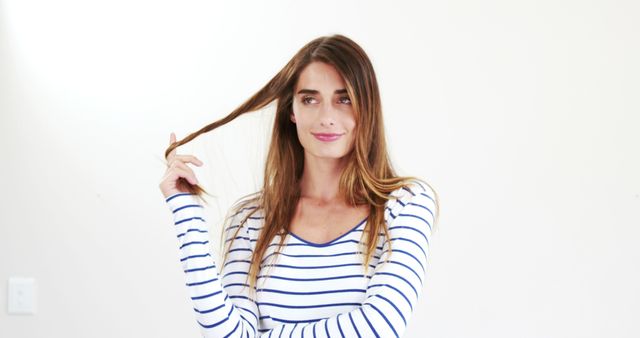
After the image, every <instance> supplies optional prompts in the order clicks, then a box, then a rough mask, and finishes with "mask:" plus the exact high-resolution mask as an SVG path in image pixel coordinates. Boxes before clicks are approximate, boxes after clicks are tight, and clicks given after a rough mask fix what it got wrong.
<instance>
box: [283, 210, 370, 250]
mask: <svg viewBox="0 0 640 338" xmlns="http://www.w3.org/2000/svg"><path fill="white" fill-rule="evenodd" d="M368 218H369V215H367V216H366V217H365V218H364V219H363V220H361V221H360V222H358V224H356V226H354V227H353V228H351V230H349V231H347V232H345V233H344V234H342V235H340V236H338V237H336V238H334V239H332V240H330V241H328V242H326V243H314V242H310V241H307V240H306V239H304V238H301V237H300V236H298V235H296V234H294V233H293V232H291V231H289V235H291V236H292V237H293V238H295V239H297V240H299V241H301V242H303V243H305V244H308V245H311V246H316V247H322V246H329V245H331V244H333V243H335V242H336V241H338V240H339V239H341V238H343V237H344V236H346V235H348V234H350V233H352V232H354V231H355V230H356V229H358V228H359V227H360V226H361V225H362V224H364V223H365V222H366V221H367V219H368Z"/></svg>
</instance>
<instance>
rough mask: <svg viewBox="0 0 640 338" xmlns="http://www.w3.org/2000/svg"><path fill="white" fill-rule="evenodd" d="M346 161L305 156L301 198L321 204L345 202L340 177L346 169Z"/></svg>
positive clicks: (301, 180)
mask: <svg viewBox="0 0 640 338" xmlns="http://www.w3.org/2000/svg"><path fill="white" fill-rule="evenodd" d="M344 160H345V159H344V158H342V159H327V158H318V157H315V156H305V160H304V169H303V171H302V178H301V179H300V197H301V198H307V199H311V200H316V201H318V202H320V203H333V202H340V201H342V200H343V196H339V193H340V175H341V174H342V171H343V170H344V167H345V161H344Z"/></svg>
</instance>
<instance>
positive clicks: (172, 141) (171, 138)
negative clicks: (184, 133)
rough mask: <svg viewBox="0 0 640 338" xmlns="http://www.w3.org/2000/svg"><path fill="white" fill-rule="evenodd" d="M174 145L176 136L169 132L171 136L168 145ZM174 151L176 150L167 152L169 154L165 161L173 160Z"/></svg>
mask: <svg viewBox="0 0 640 338" xmlns="http://www.w3.org/2000/svg"><path fill="white" fill-rule="evenodd" d="M174 143H176V134H174V133H173V132H171V135H169V145H172V144H174ZM176 149H177V148H175V149H173V150H172V151H170V152H169V154H168V155H167V161H169V160H170V159H171V158H173V157H174V156H175V155H176Z"/></svg>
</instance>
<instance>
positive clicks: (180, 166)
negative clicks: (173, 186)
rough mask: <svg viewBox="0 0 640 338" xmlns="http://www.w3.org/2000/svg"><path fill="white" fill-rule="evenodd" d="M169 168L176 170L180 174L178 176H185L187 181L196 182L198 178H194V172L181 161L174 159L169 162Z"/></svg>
mask: <svg viewBox="0 0 640 338" xmlns="http://www.w3.org/2000/svg"><path fill="white" fill-rule="evenodd" d="M170 169H172V170H174V171H177V172H178V173H179V174H180V175H179V176H180V177H184V178H186V179H187V181H189V183H191V184H198V179H197V178H196V174H195V173H194V172H193V170H192V169H191V168H189V166H187V165H186V164H184V163H183V162H180V161H174V162H173V163H172V164H171V166H170Z"/></svg>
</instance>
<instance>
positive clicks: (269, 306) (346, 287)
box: [166, 181, 436, 337]
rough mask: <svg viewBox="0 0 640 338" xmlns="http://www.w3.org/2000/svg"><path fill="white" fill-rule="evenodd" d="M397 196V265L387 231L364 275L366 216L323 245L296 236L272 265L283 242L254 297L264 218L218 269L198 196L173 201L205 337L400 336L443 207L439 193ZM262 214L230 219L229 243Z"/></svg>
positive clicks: (420, 189) (268, 256) (393, 213)
mask: <svg viewBox="0 0 640 338" xmlns="http://www.w3.org/2000/svg"><path fill="white" fill-rule="evenodd" d="M391 196H392V197H393V198H392V199H390V200H389V201H387V203H386V205H385V211H384V217H385V221H386V223H387V226H388V228H389V234H390V237H391V241H392V245H391V248H392V255H391V256H390V257H389V253H390V252H389V250H388V247H389V246H388V242H387V241H386V240H385V236H384V234H383V233H380V234H379V236H378V245H377V247H376V251H375V253H374V255H373V256H372V258H371V260H370V262H369V269H367V272H366V273H365V270H364V267H363V266H362V261H363V255H362V254H359V253H360V252H361V250H362V246H361V245H359V244H360V243H359V242H360V236H361V235H362V232H363V230H364V228H365V226H366V224H367V223H366V220H367V219H366V218H365V219H364V220H362V221H360V222H359V223H358V224H357V225H355V226H354V227H353V228H352V229H351V230H350V231H348V232H347V233H345V234H343V235H341V236H340V237H338V238H336V239H334V240H332V241H330V242H327V243H323V244H317V243H312V242H309V241H306V240H304V239H302V238H299V237H298V236H296V235H294V234H292V233H289V234H288V235H287V236H286V238H285V241H284V247H283V248H282V249H281V250H280V254H279V255H277V256H278V257H277V260H276V261H275V264H271V263H270V262H273V260H272V259H273V258H274V257H275V255H274V252H275V251H276V246H277V244H278V243H279V236H276V237H275V238H274V239H273V241H272V243H271V244H270V246H269V247H268V249H267V251H266V252H265V256H264V260H263V262H262V264H263V265H262V266H261V270H260V272H259V274H258V280H257V286H256V289H255V292H252V293H250V292H249V288H248V284H246V283H247V281H246V277H247V274H248V270H249V262H250V260H251V255H252V253H253V250H254V248H255V245H256V241H257V239H258V235H259V233H260V230H261V228H262V226H263V224H264V214H263V213H262V210H256V211H255V213H254V214H253V215H252V216H251V217H250V218H249V219H248V220H247V222H246V223H244V224H243V225H242V228H241V229H240V232H238V235H237V236H236V238H235V240H234V241H233V243H232V246H231V247H230V248H229V256H228V257H227V260H226V263H225V265H224V266H222V267H218V266H216V263H215V261H214V259H213V257H212V255H211V253H210V247H209V234H208V230H207V223H206V222H205V219H204V218H203V207H202V205H201V204H200V203H199V201H198V200H197V199H196V197H195V196H194V195H190V194H185V193H180V194H175V195H172V196H169V197H168V198H167V199H166V202H167V204H168V206H169V208H170V209H171V211H172V212H173V217H174V223H175V230H176V232H177V237H178V244H179V251H180V255H181V257H180V262H181V264H182V268H183V270H184V273H185V278H186V285H187V289H188V292H189V296H190V297H191V300H192V303H193V306H194V311H195V316H196V319H197V322H198V324H199V325H200V329H201V332H202V335H203V337H260V336H264V337H401V336H402V335H403V333H404V332H405V329H406V327H407V323H408V322H409V319H410V317H411V314H412V312H413V310H414V308H415V306H416V304H417V303H418V300H419V298H420V295H421V293H422V288H423V285H424V280H425V275H426V268H427V256H428V249H429V239H430V237H431V227H432V225H433V223H434V219H435V216H436V215H435V213H436V205H435V194H434V192H433V191H432V190H431V189H430V188H429V187H428V186H425V185H422V184H420V183H418V182H417V181H412V183H411V184H410V185H409V186H407V187H403V188H400V189H397V190H395V191H393V192H392V193H391ZM256 208H257V207H256V206H255V205H249V206H246V207H244V208H242V209H241V210H237V211H236V212H235V214H233V215H231V216H229V218H228V219H227V222H225V224H227V225H226V226H225V229H223V231H224V232H225V234H224V239H225V242H229V241H230V240H231V238H230V237H231V236H233V235H234V234H235V231H236V229H237V228H238V227H239V224H240V221H241V220H242V219H244V217H245V216H247V214H248V213H249V212H251V211H252V210H253V209H256ZM387 259H388V261H387V262H386V263H384V264H382V263H383V262H384V261H385V260H387ZM379 262H380V264H379ZM265 267H266V268H265Z"/></svg>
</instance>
